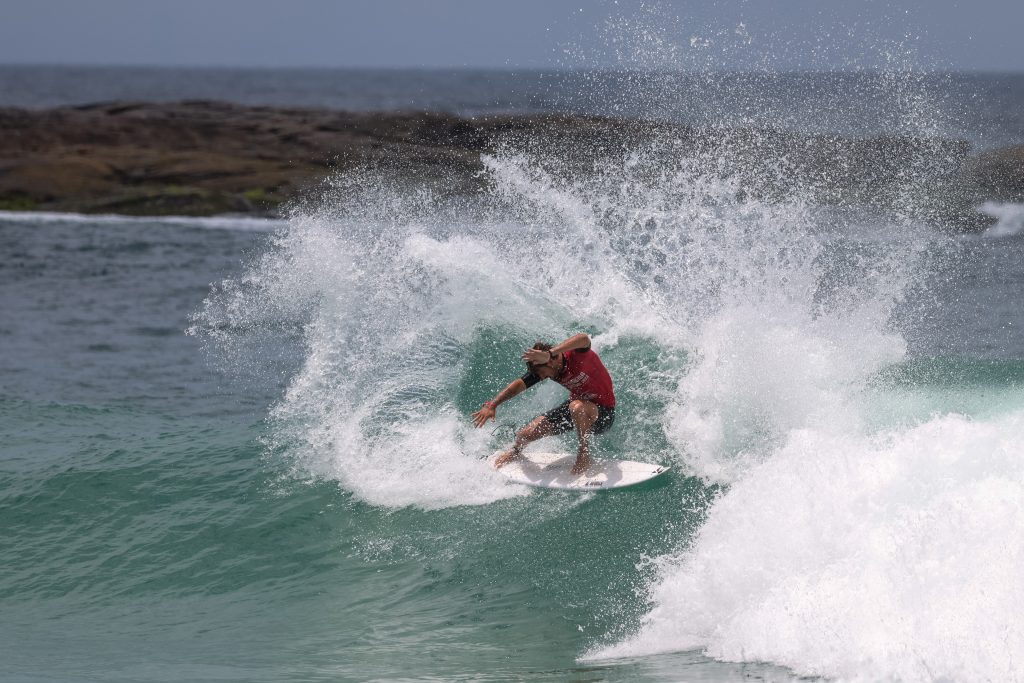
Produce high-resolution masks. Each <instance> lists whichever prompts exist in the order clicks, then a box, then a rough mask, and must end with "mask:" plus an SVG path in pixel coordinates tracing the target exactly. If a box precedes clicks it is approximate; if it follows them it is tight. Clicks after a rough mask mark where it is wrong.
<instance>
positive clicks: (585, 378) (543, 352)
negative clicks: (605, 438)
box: [473, 334, 615, 474]
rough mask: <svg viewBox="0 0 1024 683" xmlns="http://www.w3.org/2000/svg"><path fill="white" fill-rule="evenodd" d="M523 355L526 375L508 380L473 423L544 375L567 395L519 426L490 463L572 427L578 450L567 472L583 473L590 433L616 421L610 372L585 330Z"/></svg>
mask: <svg viewBox="0 0 1024 683" xmlns="http://www.w3.org/2000/svg"><path fill="white" fill-rule="evenodd" d="M522 359H523V360H524V361H526V366H527V371H526V374H525V375H523V376H522V377H520V378H518V379H516V380H513V381H512V382H511V383H510V384H509V385H508V386H507V387H505V388H504V389H502V390H501V391H500V392H499V393H498V395H497V396H495V397H494V399H492V400H490V401H486V402H484V405H483V407H482V408H480V410H478V411H476V412H475V413H473V424H474V425H475V426H476V427H482V426H483V425H484V423H486V422H487V420H494V417H495V413H496V409H497V407H498V406H499V405H500V404H502V403H504V402H505V401H507V400H509V399H510V398H512V397H513V396H516V395H518V394H521V393H522V392H524V391H526V390H527V389H528V388H530V387H532V386H533V385H534V384H536V383H537V382H539V381H541V380H544V379H553V380H555V381H556V382H558V383H559V384H561V385H562V386H563V387H565V388H566V389H568V390H569V398H568V400H566V401H565V402H564V403H562V404H560V405H558V406H557V407H555V408H553V409H551V410H549V411H548V412H546V413H544V414H543V415H538V416H537V417H535V418H533V420H531V421H530V423H529V424H527V425H526V426H525V427H523V428H522V429H520V430H519V431H518V432H517V433H516V438H515V441H514V442H513V443H512V448H510V449H509V450H507V451H505V452H504V453H502V454H501V455H500V456H498V459H497V460H495V461H494V466H495V467H501V466H502V465H505V464H506V463H509V462H511V461H513V460H516V459H517V458H520V457H522V452H523V448H525V447H526V445H527V444H529V443H532V442H533V441H536V440H537V439H540V438H543V437H545V436H548V435H551V434H563V433H565V432H568V431H571V430H573V429H575V430H576V435H577V437H578V439H579V448H578V449H577V451H576V462H575V464H574V465H573V467H572V470H571V472H572V474H581V473H583V472H584V471H585V470H586V469H587V467H589V466H590V434H601V433H603V432H605V431H607V430H608V428H610V427H611V426H612V423H613V422H614V421H615V392H614V391H613V389H612V378H611V376H610V375H609V374H608V371H607V370H606V369H605V367H604V364H603V363H602V362H601V359H600V358H598V357H597V353H595V352H594V351H592V350H591V348H590V337H588V336H587V335H585V334H576V335H573V336H571V337H569V338H568V339H566V340H565V341H563V342H560V343H558V344H555V345H554V346H551V345H550V344H545V343H543V342H537V343H536V344H534V345H533V348H530V349H527V350H526V351H525V352H524V353H523V356H522Z"/></svg>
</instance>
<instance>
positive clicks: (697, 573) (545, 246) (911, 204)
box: [193, 35, 1024, 681]
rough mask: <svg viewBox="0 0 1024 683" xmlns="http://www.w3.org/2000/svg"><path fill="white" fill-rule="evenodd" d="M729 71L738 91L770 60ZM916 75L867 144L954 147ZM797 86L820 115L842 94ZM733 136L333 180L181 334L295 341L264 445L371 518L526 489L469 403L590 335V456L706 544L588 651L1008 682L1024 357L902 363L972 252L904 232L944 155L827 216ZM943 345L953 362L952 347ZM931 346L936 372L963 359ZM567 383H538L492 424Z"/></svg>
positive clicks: (663, 571) (227, 345)
mask: <svg viewBox="0 0 1024 683" xmlns="http://www.w3.org/2000/svg"><path fill="white" fill-rule="evenodd" d="M740 37H741V38H742V36H740ZM643 38H644V40H642V41H639V42H640V43H642V44H643V45H645V46H647V47H645V48H644V49H655V48H651V47H650V45H651V44H656V46H657V47H656V49H658V50H666V51H667V53H668V54H671V55H675V54H678V51H677V50H675V49H674V48H672V47H671V46H666V44H665V43H664V42H658V41H652V40H651V39H650V38H651V36H650V35H645V36H643ZM646 54H647V56H648V57H650V60H651V61H652V62H655V63H661V62H659V61H658V59H656V57H657V56H658V55H655V54H652V53H646ZM705 77H706V78H707V79H708V80H709V83H710V84H711V85H712V86H714V85H715V84H716V81H715V80H714V79H715V78H723V79H725V78H727V77H725V76H716V75H714V74H710V73H708V74H706V76H705ZM729 78H730V79H731V80H730V84H729V86H730V87H735V85H736V82H735V79H732V78H731V77H729ZM745 78H748V79H749V81H750V91H749V93H756V92H759V89H760V87H761V86H760V84H759V83H758V79H759V78H764V79H767V80H771V79H772V78H774V76H773V75H772V74H771V73H770V72H766V73H765V74H763V75H761V76H759V75H758V74H750V75H748V76H745ZM669 83H671V80H670V79H669V80H661V79H644V80H642V81H638V82H637V84H636V89H634V90H633V91H631V92H630V93H629V97H630V101H631V103H632V106H634V107H637V108H643V107H647V110H648V111H650V112H651V118H652V119H657V118H659V117H660V115H661V114H662V113H663V107H664V106H666V103H668V102H671V103H672V106H675V107H678V106H683V105H685V104H693V105H694V106H699V102H692V103H691V102H685V103H679V102H678V101H676V100H675V99H673V98H674V96H675V95H676V93H674V92H671V91H668V92H666V91H665V90H663V89H662V88H665V87H668V86H667V85H666V84H669ZM921 84H922V79H921V77H920V75H919V74H917V73H916V72H915V71H914V70H913V69H908V68H906V66H905V65H904V64H896V65H894V66H893V68H892V70H891V71H886V72H883V73H881V74H879V77H878V78H877V80H875V81H873V84H872V85H871V86H870V88H868V89H867V90H865V91H864V93H863V94H864V97H865V98H867V99H868V101H869V102H868V104H870V105H871V107H874V108H876V109H877V110H879V111H885V115H886V117H887V118H886V119H885V120H884V121H879V120H877V119H875V120H873V125H874V126H875V127H876V129H877V128H882V129H884V130H886V131H887V132H890V133H892V134H902V135H908V134H909V135H914V136H919V137H921V138H925V139H927V138H929V137H930V136H933V135H935V134H936V133H938V132H940V131H942V132H945V131H946V130H947V128H948V126H949V125H950V123H949V121H948V119H947V118H946V117H945V115H944V114H943V112H941V111H938V110H934V109H932V106H933V105H934V100H933V99H932V98H931V97H930V96H929V94H928V93H927V92H924V91H923V89H922V87H921ZM751 96H753V95H751ZM811 102H812V103H813V105H814V106H815V107H820V109H810V110H809V111H808V112H807V114H808V116H812V117H814V116H818V117H821V118H825V119H827V118H828V117H829V116H831V115H833V114H835V113H836V110H835V109H834V107H837V106H839V105H838V104H837V103H830V102H821V101H815V100H811ZM809 106H810V105H809ZM749 124H750V118H749V116H748V115H747V113H746V112H745V111H742V110H740V111H737V112H736V113H735V118H729V117H724V118H722V119H721V120H720V121H719V122H718V126H717V127H719V128H721V129H726V132H725V133H724V134H716V135H714V136H709V137H707V138H706V139H705V140H703V141H702V143H701V144H698V145H694V144H692V142H691V141H683V140H679V139H674V138H671V137H670V138H665V137H659V136H657V135H655V137H654V139H653V141H645V142H643V143H631V142H629V141H624V142H623V143H622V144H621V145H618V146H614V145H613V146H612V148H611V149H605V150H602V151H601V152H600V153H594V150H573V149H572V148H571V147H566V146H565V145H558V144H548V142H549V141H545V140H531V139H517V138H515V137H510V138H508V139H506V140H504V141H503V144H502V145H501V147H500V151H499V152H498V153H496V154H494V155H493V156H489V157H487V158H485V159H484V166H485V171H486V177H487V179H488V181H489V189H488V191H487V192H485V193H482V194H481V195H480V196H477V197H473V198H469V199H451V198H449V197H444V196H442V195H437V194H432V193H430V192H429V191H427V190H424V189H415V188H414V189H410V187H409V186H408V185H403V184H402V183H401V182H396V181H395V180H394V179H393V178H392V177H390V176H389V174H388V173H387V171H386V170H383V171H381V170H377V171H365V172H363V173H361V174H353V175H351V176H348V177H341V178H336V179H333V181H332V182H331V183H329V184H328V185H326V186H325V187H324V188H323V192H322V193H320V194H319V195H317V196H315V197H310V198H309V199H308V201H306V202H304V203H302V204H301V205H298V206H296V207H294V210H293V212H292V215H291V217H290V219H289V221H288V225H287V227H286V228H284V229H282V230H281V231H280V232H279V233H278V234H277V235H276V237H275V238H274V242H273V244H272V246H271V247H270V249H269V250H268V251H267V252H266V253H265V255H264V256H263V257H262V258H260V259H259V260H258V261H257V262H256V263H254V264H253V265H252V267H251V268H250V269H249V270H248V272H247V273H246V274H245V275H244V276H243V277H241V278H238V279H235V280H229V281H226V282H225V283H222V284H221V285H220V286H219V287H218V288H217V289H216V290H215V291H214V292H213V293H212V294H211V295H210V297H209V298H208V299H207V301H206V304H205V306H204V308H203V309H202V310H200V311H199V312H198V313H197V314H196V315H195V316H194V320H193V324H194V328H193V331H194V332H195V333H197V334H203V335H207V336H208V337H209V338H210V339H211V340H212V341H214V342H215V343H216V344H218V345H219V346H220V347H221V348H222V349H229V350H230V349H232V348H234V347H235V346H237V345H239V344H241V346H245V347H248V345H249V342H245V343H240V342H239V341H238V340H239V338H240V337H250V338H251V337H253V336H255V337H258V338H259V339H260V340H262V341H259V342H257V346H258V345H259V344H260V343H264V344H265V343H272V341H273V340H274V338H275V335H277V334H279V331H280V330H281V329H282V328H288V329H295V330H299V331H300V332H299V333H298V337H297V338H298V341H297V344H298V348H299V349H300V351H299V353H298V358H299V360H298V362H297V367H296V370H295V372H294V373H293V374H292V376H291V378H290V380H289V383H288V387H287V390H286V391H285V393H284V395H283V396H282V397H281V398H280V400H278V401H277V402H276V405H275V406H274V407H273V409H272V411H271V420H270V421H271V426H272V429H271V430H270V431H271V435H270V436H269V437H268V439H269V445H270V447H271V449H272V450H273V451H274V452H275V453H280V454H282V457H283V458H284V459H285V460H286V462H288V463H289V465H290V466H291V467H292V468H293V470H294V472H295V473H296V474H297V475H298V476H300V477H306V476H311V477H314V478H317V479H321V480H327V481H330V482H335V483H336V484H337V485H338V486H339V487H341V488H342V489H343V490H345V491H346V492H349V493H351V495H353V496H354V497H355V498H356V499H357V500H359V501H361V502H364V503H366V504H369V505H371V506H379V507H381V508H384V509H387V510H396V511H397V510H402V509H407V508H411V509H413V510H423V511H436V510H439V509H446V508H464V507H468V506H477V507H479V509H480V510H481V513H480V514H485V513H484V512H483V511H485V510H487V509H488V508H487V506H488V505H489V504H492V503H495V502H496V501H499V500H502V499H506V498H509V497H519V496H525V495H527V493H528V492H527V491H524V490H521V489H517V488H514V487H510V486H507V485H506V484H505V482H504V480H502V479H501V478H500V477H499V476H498V475H496V474H495V473H493V472H491V471H490V470H489V469H488V468H487V467H486V466H485V464H484V463H483V462H482V461H481V457H483V456H485V455H488V454H490V453H491V452H492V451H493V450H494V449H496V448H498V447H500V446H501V445H502V444H503V443H505V442H506V441H507V437H508V432H505V433H503V434H502V433H498V434H496V435H492V434H490V433H489V431H488V430H474V429H473V428H472V426H471V424H470V422H469V420H468V418H467V415H468V413H470V412H471V411H473V410H475V409H476V407H477V406H478V405H479V404H480V403H481V402H482V401H483V400H485V399H487V398H489V397H490V396H492V395H493V394H494V393H495V392H496V390H498V389H499V388H500V387H502V386H504V384H505V383H507V382H508V381H509V380H510V379H512V378H513V377H515V376H517V374H518V373H519V372H520V369H519V368H518V367H517V363H516V358H517V356H518V353H519V351H520V350H521V349H522V348H523V347H524V346H526V345H527V344H528V343H530V342H531V341H533V340H534V339H535V338H546V339H549V340H558V339H561V338H564V337H566V336H568V335H569V334H572V333H574V332H576V331H579V330H584V331H588V332H589V333H591V335H592V336H593V339H594V344H595V348H596V350H597V351H598V352H599V353H600V354H601V355H602V358H603V359H605V360H606V364H607V365H608V367H609V369H610V371H611V374H612V376H613V377H614V378H615V380H616V393H617V394H618V395H619V396H620V401H621V402H622V404H623V406H622V407H623V410H622V415H621V416H620V419H619V420H618V421H617V424H616V428H615V430H614V433H613V434H612V435H611V436H610V438H609V439H607V440H605V441H603V442H602V446H601V447H602V448H603V449H604V452H605V453H606V454H608V455H610V456H613V457H624V458H630V459H639V460H649V461H659V462H670V463H671V464H673V466H674V467H675V468H676V470H677V472H678V473H679V481H684V480H686V481H690V482H691V483H693V484H694V485H697V486H699V487H700V490H702V491H703V492H704V493H705V494H707V497H706V498H705V499H702V500H703V501H705V502H699V503H698V504H697V506H698V507H701V508H702V512H701V514H702V515H706V518H705V519H704V522H703V524H702V525H701V526H700V527H699V529H697V530H696V531H695V532H694V533H693V534H692V535H688V536H686V537H685V538H683V539H682V540H676V541H673V543H674V544H673V545H672V546H670V547H652V548H651V549H650V551H649V553H647V554H648V555H649V556H651V557H656V559H654V560H653V564H648V565H645V566H640V567H638V568H637V573H638V576H643V577H644V588H643V591H641V593H642V595H643V598H642V602H643V605H644V606H643V608H642V609H640V610H639V612H640V613H641V616H637V617H635V618H634V617H633V616H628V615H629V614H633V612H636V610H632V611H631V610H630V609H622V611H621V612H622V614H624V615H627V616H623V622H622V623H621V624H619V625H614V624H613V625H611V626H609V627H608V628H607V629H606V633H605V634H604V635H603V636H598V637H595V638H594V640H593V642H592V643H591V646H590V647H589V648H588V649H587V650H586V651H585V652H581V653H579V654H580V656H581V657H582V658H583V659H584V660H587V661H597V660H604V659H607V658H617V657H634V656H643V655H650V654H655V653H670V652H678V651H697V652H702V653H704V654H706V655H708V656H710V657H713V658H716V659H721V660H724V661H734V662H741V661H758V662H770V663H775V664H780V665H783V666H785V667H788V668H789V669H790V670H791V671H793V672H796V673H797V674H800V675H814V676H825V677H838V678H851V679H866V680H875V679H890V678H891V679H898V680H908V681H914V680H934V679H937V678H939V679H941V678H950V679H954V680H979V679H997V680H1011V679H1016V678H1019V677H1020V676H1021V673H1020V670H1019V664H1017V663H1018V662H1020V661H1024V629H1022V627H1021V622H1020V619H1019V614H1020V613H1021V611H1022V608H1024V584H1022V583H1021V581H1020V574H1019V571H1018V570H1019V565H1020V559H1021V557H1022V554H1024V545H1022V544H1024V534H1022V533H1021V531H1022V529H1024V506H1022V503H1021V501H1024V467H1022V465H1021V461H1020V459H1019V454H1020V452H1021V451H1022V447H1024V398H1022V396H1021V394H1020V392H1018V391H1014V390H1013V387H1015V386H1019V381H1018V380H1019V377H1018V379H1017V380H1015V379H1013V376H1015V375H1014V373H1015V372H1016V371H1015V370H1013V368H1014V367H1016V366H1014V365H1012V364H1010V365H1007V366H1005V371H1006V372H1007V373H1009V375H1010V376H1011V378H1010V379H1009V380H1003V379H1001V380H999V382H998V383H997V384H1000V386H1002V387H1004V388H1005V387H1010V389H1009V390H1006V391H1003V390H1000V389H998V388H994V387H993V386H990V385H984V383H983V382H982V383H981V385H979V384H978V383H972V382H971V381H966V382H959V383H958V382H957V381H955V380H954V381H952V382H951V383H948V384H943V383H942V382H934V381H932V380H931V379H930V378H929V376H928V375H927V373H925V374H918V375H915V374H914V368H915V365H914V363H916V362H919V361H922V360H929V359H928V358H927V357H926V356H927V354H920V353H919V354H918V355H917V356H915V355H914V353H913V349H914V345H913V344H912V343H911V341H912V340H914V339H917V338H918V337H919V336H920V329H921V326H926V325H927V320H928V318H929V316H933V315H934V314H935V312H936V310H937V309H936V307H941V306H943V302H941V301H936V300H935V298H934V297H933V296H931V294H932V292H931V291H930V288H932V287H936V286H938V285H937V284H936V280H935V276H936V273H940V274H941V273H943V272H953V271H949V270H948V269H949V267H950V264H949V259H952V258H955V257H956V255H957V254H958V253H960V252H958V251H957V248H958V247H957V242H956V241H955V240H954V239H952V238H950V237H947V236H945V235H943V234H942V233H940V232H938V231H936V230H935V229H934V228H933V227H932V226H930V225H927V224H925V223H924V222H922V221H921V220H920V216H921V210H920V209H921V203H922V199H921V196H922V194H921V190H922V186H926V185H927V184H928V183H929V182H931V180H932V178H933V169H932V168H931V165H932V164H933V163H934V155H933V154H932V151H933V150H930V149H928V148H927V145H925V147H924V148H923V149H925V151H927V152H928V154H925V153H922V155H921V156H920V158H910V159H909V160H907V161H906V165H905V166H904V168H903V170H902V173H901V176H900V178H901V181H900V183H899V184H898V185H897V186H896V187H895V189H890V190H889V191H888V192H889V195H888V196H887V197H886V198H885V201H884V202H883V201H878V202H866V203H862V204H858V203H856V202H845V201H844V202H839V201H837V202H828V201H823V200H822V194H821V191H820V190H821V185H820V184H819V183H818V182H817V181H814V180H813V179H812V180H807V181H799V182H794V181H793V169H792V167H791V166H790V165H789V164H788V162H787V158H786V157H785V155H784V156H782V157H780V158H765V157H764V156H763V155H761V154H759V153H757V150H758V149H760V147H759V145H760V144H761V143H762V142H763V140H762V139H761V137H760V136H765V135H770V132H768V131H759V130H758V129H749V128H748V129H746V130H745V132H744V133H743V134H733V133H729V132H728V129H732V128H737V129H739V128H744V127H745V126H749ZM719 133H721V131H719ZM839 161H841V160H837V163H838V162H839ZM826 172H827V171H826ZM990 210H992V211H999V210H1001V209H998V208H991V209H990ZM1007 215H1008V216H1009V215H1010V213H1009V212H1008V213H1007ZM1003 220H1004V223H1003V224H1004V225H1007V224H1008V223H1006V222H1005V221H1012V220H1015V219H1014V218H1012V217H1010V218H1004V219H1003ZM1016 232H1017V231H1016V230H1013V229H1009V228H1007V229H1004V230H1002V231H1001V234H1005V235H1011V236H1012V235H1013V234H1016ZM945 332H946V334H947V337H946V347H947V348H957V343H956V342H957V340H956V335H959V334H970V333H969V332H968V331H966V330H946V331H945ZM918 347H919V348H923V347H921V345H920V344H918ZM961 348H963V347H961ZM930 360H931V361H932V362H934V363H937V364H938V366H939V367H940V369H939V370H938V371H937V373H935V374H937V375H939V376H943V375H945V374H948V375H949V376H951V377H954V376H955V377H963V376H964V375H965V373H966V375H968V376H969V375H970V373H971V370H970V369H969V368H971V367H973V366H971V365H970V361H971V359H965V358H958V357H956V356H955V355H954V356H953V357H937V358H933V359H930ZM1016 360H1018V361H1019V360H1020V359H1019V358H1016ZM943 364H945V365H943ZM964 364H967V365H966V366H965V365H964ZM963 367H967V368H968V370H966V371H964V370H963ZM1000 367H1004V366H1000ZM901 373H902V375H901ZM900 376H902V377H904V378H907V377H909V379H906V381H897V380H898V378H899V377H900ZM894 378H896V379H894ZM1014 382H1018V384H1014ZM923 394H928V399H927V400H926V401H924V400H922V395H923ZM556 400H560V398H559V395H558V392H557V391H556V390H551V389H550V388H544V389H541V390H540V391H536V390H535V391H533V392H531V393H529V394H526V395H524V396H523V397H521V398H519V399H517V401H515V402H513V403H511V404H509V405H508V406H502V411H501V412H502V415H501V417H502V419H503V420H508V421H509V422H513V423H517V424H522V423H523V422H524V421H525V420H527V419H529V418H530V417H531V416H532V415H535V414H537V413H538V412H540V411H542V410H544V409H546V408H547V407H549V406H550V405H552V404H553V403H554V402H555V401H556ZM563 446H564V447H571V444H563ZM686 478H693V479H686ZM679 495H681V496H693V495H694V489H693V488H692V487H690V486H686V487H680V488H679ZM707 501H709V502H707ZM590 503H591V504H593V505H600V504H601V503H600V499H598V500H597V501H590ZM651 515H652V516H657V512H656V511H652V512H651ZM672 523H673V520H670V519H669V520H664V524H665V526H666V527H668V526H671V525H672ZM618 531H621V530H618ZM652 568H653V570H652ZM610 613H611V614H618V613H619V612H616V610H615V609H612V610H611V611H610Z"/></svg>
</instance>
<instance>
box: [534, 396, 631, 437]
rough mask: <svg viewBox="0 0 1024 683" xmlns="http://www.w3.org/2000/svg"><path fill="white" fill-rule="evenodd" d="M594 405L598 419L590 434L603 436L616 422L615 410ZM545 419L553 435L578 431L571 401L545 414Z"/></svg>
mask: <svg viewBox="0 0 1024 683" xmlns="http://www.w3.org/2000/svg"><path fill="white" fill-rule="evenodd" d="M594 405H596V406H597V419H596V420H594V426H592V427H591V428H590V432H591V433H592V434H601V433H603V432H606V431H608V429H609V428H610V427H611V426H612V424H613V423H614V422H615V408H605V407H604V406H602V405H598V404H596V403H595V404H594ZM544 419H546V420H547V421H548V424H549V425H551V433H552V434H565V433H566V432H572V431H575V430H576V425H575V424H573V422H572V414H571V413H570V412H569V401H566V402H565V403H561V404H559V405H558V406H556V407H554V408H552V409H551V410H549V411H548V412H546V413H544Z"/></svg>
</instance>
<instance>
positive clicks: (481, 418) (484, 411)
mask: <svg viewBox="0 0 1024 683" xmlns="http://www.w3.org/2000/svg"><path fill="white" fill-rule="evenodd" d="M524 391H526V382H524V381H523V380H522V378H517V379H514V380H512V381H511V382H510V383H509V385H508V386H507V387H505V388H504V389H502V390H501V391H500V392H498V395H497V396H495V397H494V399H493V400H490V401H487V402H485V403H484V405H483V407H482V408H480V410H478V411H476V412H475V413H473V426H474V427H483V426H484V423H485V422H487V421H488V420H493V419H494V415H495V414H496V413H497V410H496V409H497V407H498V405H499V404H501V403H504V402H505V401H507V400H509V399H510V398H512V397H513V396H517V395H519V394H521V393H523V392H524Z"/></svg>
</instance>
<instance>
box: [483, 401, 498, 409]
mask: <svg viewBox="0 0 1024 683" xmlns="http://www.w3.org/2000/svg"><path fill="white" fill-rule="evenodd" d="M484 405H485V406H487V407H488V408H490V409H491V410H497V409H498V404H497V403H495V402H494V401H484Z"/></svg>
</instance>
